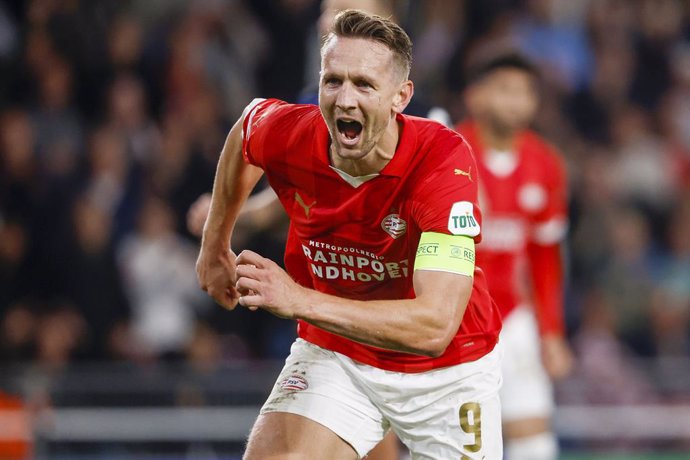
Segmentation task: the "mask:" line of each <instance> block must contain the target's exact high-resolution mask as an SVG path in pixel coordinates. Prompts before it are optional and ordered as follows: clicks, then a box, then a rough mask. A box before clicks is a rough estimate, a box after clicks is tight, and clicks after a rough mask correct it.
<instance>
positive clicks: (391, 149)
mask: <svg viewBox="0 0 690 460" xmlns="http://www.w3.org/2000/svg"><path fill="white" fill-rule="evenodd" d="M400 129H401V126H400V123H398V121H397V119H396V117H395V116H394V117H393V118H391V120H390V122H389V123H388V126H387V127H386V128H385V130H384V132H383V134H382V135H381V137H380V138H379V140H378V141H377V142H376V144H375V145H374V147H373V148H372V149H371V150H370V151H369V152H368V153H366V154H364V155H363V156H362V157H360V158H343V157H341V156H340V155H338V154H337V153H336V152H335V148H334V147H333V144H331V147H330V156H331V163H332V164H333V166H334V167H335V168H338V169H339V170H341V171H343V172H346V173H347V174H349V175H350V176H352V177H359V176H367V175H369V174H376V173H378V172H380V171H381V170H382V169H383V168H384V167H385V166H386V165H387V164H388V163H389V162H390V161H391V160H392V159H393V156H394V155H395V150H396V149H397V147H398V140H399V139H400Z"/></svg>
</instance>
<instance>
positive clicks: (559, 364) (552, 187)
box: [527, 152, 573, 378]
mask: <svg viewBox="0 0 690 460" xmlns="http://www.w3.org/2000/svg"><path fill="white" fill-rule="evenodd" d="M555 155H557V153H555V152H554V156H552V157H551V158H552V159H553V163H552V164H551V165H549V166H550V168H549V169H550V174H549V182H548V183H547V184H546V186H547V202H548V204H547V207H546V209H545V210H544V212H543V213H542V215H541V216H539V217H540V219H539V220H538V221H537V222H536V223H535V224H534V225H533V228H532V235H531V238H530V241H529V242H528V245H527V258H528V261H529V269H530V279H531V281H532V292H533V297H534V299H533V300H534V305H535V309H536V312H535V313H536V317H537V322H538V325H539V333H540V335H541V344H542V347H541V348H542V359H543V363H544V367H545V368H546V370H547V372H548V373H549V375H550V376H551V377H552V378H562V377H564V376H566V375H567V374H568V373H569V372H570V370H571V368H572V365H573V357H572V353H571V351H570V347H569V346H568V343H567V341H566V339H565V324H564V319H563V314H564V307H563V298H564V292H563V291H564V268H563V258H562V252H561V242H562V241H563V239H564V237H565V234H566V231H567V215H566V213H567V180H566V175H565V170H564V168H563V166H562V164H561V162H560V160H559V157H557V156H555Z"/></svg>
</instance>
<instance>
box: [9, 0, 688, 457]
mask: <svg viewBox="0 0 690 460" xmlns="http://www.w3.org/2000/svg"><path fill="white" fill-rule="evenodd" d="M391 6H392V7H393V8H394V10H395V15H396V18H397V20H398V21H399V22H400V23H401V24H402V25H403V26H404V28H405V29H406V30H407V31H408V32H409V33H410V35H411V37H412V39H413V41H414V43H415V53H414V65H413V74H412V79H413V80H414V81H415V85H416V94H415V98H417V99H418V100H419V101H423V102H424V103H426V104H428V105H429V106H436V107H440V108H443V109H445V110H446V111H447V112H448V113H449V114H450V118H451V120H452V121H454V122H455V121H459V120H460V119H462V117H463V116H464V111H463V107H462V88H463V74H464V71H465V66H466V64H467V61H468V58H469V56H471V55H472V52H473V50H475V49H477V48H478V47H481V46H485V45H486V44H487V43H492V42H507V43H511V44H513V45H514V46H516V47H518V48H519V49H521V50H522V51H523V52H524V53H526V54H527V55H528V56H530V57H531V58H532V59H534V60H535V61H536V62H537V63H538V64H539V66H540V68H541V71H542V72H543V75H544V85H543V88H542V107H541V110H540V117H539V120H538V121H537V123H536V129H538V130H539V131H540V132H541V133H543V134H544V135H545V136H546V137H547V138H548V139H549V140H550V141H552V142H553V143H554V144H555V145H557V146H558V147H559V149H560V150H561V151H562V152H564V154H565V156H566V160H567V164H568V172H569V178H570V186H571V187H570V197H571V198H570V205H571V215H570V218H571V221H570V224H571V225H570V231H569V238H568V244H567V254H568V272H569V274H568V291H567V293H566V295H567V312H566V316H567V325H568V334H569V338H570V340H571V343H572V345H573V347H574V349H575V351H576V353H577V358H578V361H577V366H576V371H575V373H574V374H573V375H572V376H571V377H570V378H568V379H567V380H565V381H563V382H560V383H559V384H558V386H557V395H558V401H559V409H558V412H557V414H556V419H555V425H556V431H557V433H558V435H559V438H560V440H561V443H562V448H563V458H567V459H571V460H572V459H594V458H607V459H608V458H641V459H642V458H650V459H651V458H654V459H661V458H669V459H670V458H678V459H680V458H690V1H688V0H481V1H480V0H465V1H461V0H426V1H421V0H397V1H392V2H391ZM321 9H322V5H321V1H319V0H251V1H250V0H90V1H87V0H81V1H80V0H25V1H22V0H4V1H3V2H2V3H0V458H65V459H66V458H70V459H73V458H163V457H165V458H185V459H192V458H193V459H206V458H209V459H210V458H239V457H238V454H239V453H240V452H241V449H242V444H243V440H244V437H245V436H246V434H247V430H248V428H249V426H250V425H251V423H252V421H253V419H254V417H255V416H256V414H257V411H258V406H259V405H260V404H261V403H262V402H263V399H264V398H265V396H266V395H267V392H268V390H269V389H270V387H271V386H272V384H273V379H274V378H275V375H277V371H278V370H279V369H280V367H281V366H282V362H281V360H282V359H283V358H284V357H285V356H286V355H287V352H288V349H289V345H290V343H291V341H292V340H293V338H294V336H295V326H294V324H293V323H291V322H288V321H283V320H279V319H277V318H274V317H272V316H270V315H268V314H265V313H264V312H261V311H259V312H248V311H245V310H239V309H238V310H236V311H234V312H227V311H224V310H222V309H221V308H220V307H217V306H215V305H214V304H213V303H212V302H211V301H210V300H209V298H207V296H206V295H205V294H204V293H203V292H201V291H200V290H199V289H198V287H197V283H196V275H195V272H194V263H195V258H196V254H197V250H198V239H197V238H196V237H194V236H193V235H191V234H190V233H189V231H188V230H187V228H186V215H187V212H188V209H189V207H190V205H191V204H192V203H193V202H194V201H195V200H196V198H197V197H198V196H199V195H201V194H203V193H205V192H208V191H210V188H211V185H212V181H213V175H214V172H215V165H216V162H217V159H218V155H219V152H220V149H221V147H222V145H223V141H224V139H225V136H226V134H227V132H228V130H229V128H230V126H231V125H232V124H233V123H234V121H235V120H236V119H237V117H238V116H239V115H240V114H241V111H242V109H243V108H244V107H245V105H246V104H247V103H248V102H250V101H251V99H253V98H254V97H277V98H281V99H285V100H287V101H292V102H294V101H299V100H303V98H304V94H306V93H309V92H313V88H314V87H315V85H316V83H317V81H318V80H317V79H318V59H319V56H318V46H319V32H318V23H319V17H320V14H321ZM285 228H286V218H285V217H284V216H283V215H282V214H280V213H276V212H269V213H259V214H256V215H251V216H250V217H249V218H247V219H245V220H244V221H243V222H242V225H241V226H240V228H239V229H238V231H237V234H236V235H235V237H234V238H235V239H234V241H233V247H235V248H238V249H242V248H251V249H254V250H257V251H258V252H260V253H262V254H264V255H267V256H270V257H272V258H274V259H275V260H278V261H280V260H281V258H282V248H283V244H284V234H285Z"/></svg>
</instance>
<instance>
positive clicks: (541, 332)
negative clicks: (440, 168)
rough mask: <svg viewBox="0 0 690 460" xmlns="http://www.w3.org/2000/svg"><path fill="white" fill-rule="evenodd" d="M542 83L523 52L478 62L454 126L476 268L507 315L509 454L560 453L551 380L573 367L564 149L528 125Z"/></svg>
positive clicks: (537, 458)
mask: <svg viewBox="0 0 690 460" xmlns="http://www.w3.org/2000/svg"><path fill="white" fill-rule="evenodd" d="M537 80H538V75H537V71H536V69H535V67H534V66H533V65H532V64H531V63H530V62H529V61H528V60H526V59H525V58H524V57H522V56H521V55H519V54H516V53H513V52H503V53H501V54H495V55H493V56H492V57H487V58H485V59H483V60H481V61H480V63H479V64H477V65H476V66H475V69H474V70H473V71H472V72H471V74H470V76H469V82H468V87H467V89H466V93H465V101H466V105H467V109H468V112H469V115H470V119H469V120H468V121H466V122H463V123H461V124H459V125H458V126H457V127H456V129H457V130H458V132H459V133H461V134H462V135H463V136H464V137H465V139H467V141H468V142H469V143H470V145H471V146H472V149H473V150H474V153H475V156H476V161H477V167H478V170H472V171H467V173H468V174H470V175H471V177H472V179H473V180H479V184H480V185H479V197H480V199H479V202H480V204H481V206H482V211H483V212H484V223H483V227H482V233H483V239H482V244H481V245H480V246H479V247H478V249H477V264H478V265H479V266H480V267H482V269H483V270H484V271H485V273H486V278H487V281H488V283H489V292H491V295H492V297H493V298H494V300H495V301H496V303H497V304H498V307H499V309H500V311H501V315H502V317H503V321H504V326H503V330H502V332H501V341H502V342H503V344H504V346H505V350H506V353H505V358H504V361H503V375H504V384H503V387H502V389H501V405H502V409H503V421H504V425H503V433H504V436H505V439H506V445H505V447H506V457H507V458H508V459H509V460H521V459H529V460H551V459H555V458H557V456H558V450H557V443H556V439H555V437H554V435H553V434H552V433H551V430H550V426H549V418H550V416H551V413H552V410H553V391H552V388H551V382H550V379H549V377H552V378H558V377H562V376H564V375H565V374H567V373H568V372H569V370H570V368H571V366H572V356H571V353H570V349H569V347H568V345H567V343H566V341H565V339H564V327H563V313H562V312H563V303H562V297H563V273H562V261H561V251H560V243H561V241H562V240H563V237H564V236H565V233H566V218H567V215H566V214H567V210H566V200H567V198H566V194H567V185H566V177H565V172H564V165H563V160H562V159H561V156H560V154H559V152H558V151H557V150H556V149H555V148H554V147H552V146H551V145H550V144H548V143H547V142H546V141H544V140H543V139H542V138H541V137H540V136H539V135H538V134H536V133H535V132H533V131H531V130H529V129H528V127H529V126H530V124H531V122H532V121H533V119H534V116H535V114H536V111H537V107H538V88H537V86H538V81H537ZM530 306H533V307H534V310H533V309H532V308H530ZM534 313H536V321H535V314H534Z"/></svg>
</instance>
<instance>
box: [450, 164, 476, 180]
mask: <svg viewBox="0 0 690 460" xmlns="http://www.w3.org/2000/svg"><path fill="white" fill-rule="evenodd" d="M454 172H455V175H456V176H466V177H467V178H468V179H469V180H470V181H472V166H470V167H469V169H468V170H467V171H463V170H462V169H457V168H456V169H455V171H454Z"/></svg>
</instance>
